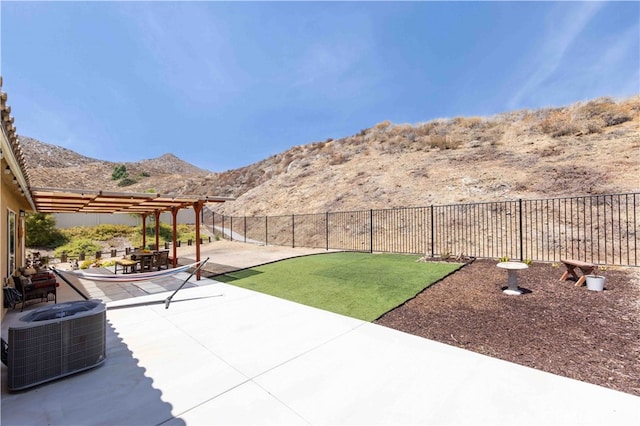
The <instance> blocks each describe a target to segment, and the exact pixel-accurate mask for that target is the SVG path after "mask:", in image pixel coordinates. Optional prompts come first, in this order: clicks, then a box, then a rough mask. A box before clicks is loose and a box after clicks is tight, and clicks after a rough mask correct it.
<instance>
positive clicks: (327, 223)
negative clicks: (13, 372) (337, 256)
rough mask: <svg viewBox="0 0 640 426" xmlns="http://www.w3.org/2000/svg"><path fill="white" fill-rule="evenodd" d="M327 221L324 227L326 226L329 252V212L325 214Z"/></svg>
mask: <svg viewBox="0 0 640 426" xmlns="http://www.w3.org/2000/svg"><path fill="white" fill-rule="evenodd" d="M324 215H325V220H324V226H325V230H324V236H325V241H326V243H327V250H329V212H325V214H324Z"/></svg>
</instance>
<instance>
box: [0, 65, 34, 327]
mask: <svg viewBox="0 0 640 426" xmlns="http://www.w3.org/2000/svg"><path fill="white" fill-rule="evenodd" d="M1 88H2V77H1V76H0V89H1ZM13 121H14V120H13V117H12V116H11V107H10V106H9V105H7V94H6V93H4V92H2V91H1V90H0V127H1V129H2V130H1V131H0V149H1V150H2V155H1V157H2V159H1V160H0V182H1V188H0V280H2V284H3V285H4V284H5V282H6V280H7V278H8V277H9V276H10V275H11V274H12V273H13V270H15V268H19V267H21V266H24V263H25V260H26V258H25V232H24V230H25V224H24V214H26V213H28V212H33V211H34V210H35V207H34V205H33V201H32V200H31V196H30V193H29V175H28V170H27V168H26V164H25V161H24V156H23V154H22V151H21V150H20V145H19V144H18V138H17V133H16V127H15V126H14V124H13ZM0 297H2V310H1V311H0V312H1V313H2V314H1V316H0V318H4V315H5V313H6V311H7V309H6V308H5V307H4V292H3V294H2V296H0Z"/></svg>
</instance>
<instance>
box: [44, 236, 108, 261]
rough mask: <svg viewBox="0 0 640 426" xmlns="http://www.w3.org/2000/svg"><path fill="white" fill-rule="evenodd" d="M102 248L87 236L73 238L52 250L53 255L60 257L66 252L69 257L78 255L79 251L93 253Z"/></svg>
mask: <svg viewBox="0 0 640 426" xmlns="http://www.w3.org/2000/svg"><path fill="white" fill-rule="evenodd" d="M99 250H102V246H100V245H99V244H97V243H95V242H93V241H92V240H90V239H87V238H74V239H72V240H71V241H70V242H68V243H67V244H65V245H62V246H60V247H58V248H56V249H55V250H54V252H53V254H54V256H55V257H60V256H61V255H62V254H64V253H66V254H67V256H69V257H78V255H79V254H80V253H85V254H95V253H96V252H97V251H99Z"/></svg>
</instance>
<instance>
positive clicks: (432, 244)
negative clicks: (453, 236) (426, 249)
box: [430, 204, 436, 257]
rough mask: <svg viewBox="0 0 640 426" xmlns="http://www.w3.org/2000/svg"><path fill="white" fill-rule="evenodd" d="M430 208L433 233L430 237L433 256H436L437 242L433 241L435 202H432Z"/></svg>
mask: <svg viewBox="0 0 640 426" xmlns="http://www.w3.org/2000/svg"><path fill="white" fill-rule="evenodd" d="M430 210H431V235H430V238H431V257H435V255H436V252H435V248H434V244H435V243H434V241H433V224H434V221H433V204H431V209H430Z"/></svg>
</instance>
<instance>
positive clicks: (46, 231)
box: [25, 213, 68, 248]
mask: <svg viewBox="0 0 640 426" xmlns="http://www.w3.org/2000/svg"><path fill="white" fill-rule="evenodd" d="M25 225H26V229H27V232H26V245H27V247H44V248H53V247H56V246H59V245H61V244H65V243H66V242H67V241H68V240H67V238H66V237H65V236H64V235H63V234H62V232H60V231H59V230H58V229H56V220H55V218H54V217H53V216H52V215H50V214H43V213H32V214H29V215H27V217H26V218H25Z"/></svg>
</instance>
